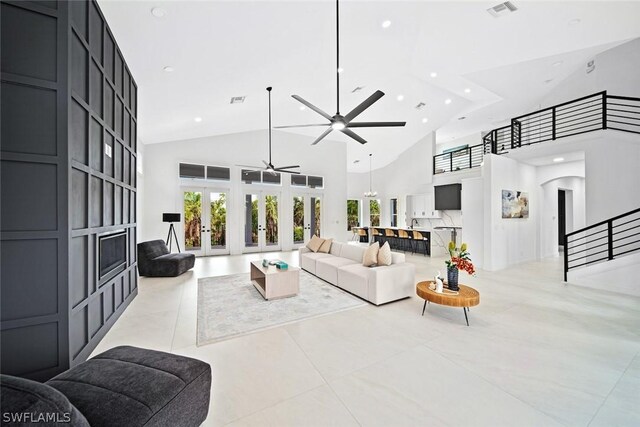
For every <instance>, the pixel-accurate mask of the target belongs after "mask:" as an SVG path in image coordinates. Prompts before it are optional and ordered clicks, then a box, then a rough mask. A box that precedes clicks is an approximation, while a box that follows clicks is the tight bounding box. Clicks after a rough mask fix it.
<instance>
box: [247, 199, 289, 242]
mask: <svg viewBox="0 0 640 427" xmlns="http://www.w3.org/2000/svg"><path fill="white" fill-rule="evenodd" d="M243 216H244V227H243V234H244V238H243V241H244V248H243V252H245V253H247V252H266V251H279V250H280V249H281V248H282V244H281V242H280V193H277V192H271V191H245V193H244V212H243Z"/></svg>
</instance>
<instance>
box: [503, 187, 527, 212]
mask: <svg viewBox="0 0 640 427" xmlns="http://www.w3.org/2000/svg"><path fill="white" fill-rule="evenodd" d="M502 218H529V195H528V194H527V193H525V192H524V191H512V190H502Z"/></svg>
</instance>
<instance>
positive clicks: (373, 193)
mask: <svg viewBox="0 0 640 427" xmlns="http://www.w3.org/2000/svg"><path fill="white" fill-rule="evenodd" d="M372 155H373V154H371V153H369V191H365V192H364V197H377V196H378V192H377V191H373V190H372V189H371V188H372V185H371V184H372V178H371V173H372V170H371V156H372Z"/></svg>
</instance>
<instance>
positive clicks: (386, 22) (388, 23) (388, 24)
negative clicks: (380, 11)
mask: <svg viewBox="0 0 640 427" xmlns="http://www.w3.org/2000/svg"><path fill="white" fill-rule="evenodd" d="M390 26H391V21H389V20H387V21H383V22H382V28H389V27H390Z"/></svg>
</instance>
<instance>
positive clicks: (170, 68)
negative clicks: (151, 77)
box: [163, 66, 174, 73]
mask: <svg viewBox="0 0 640 427" xmlns="http://www.w3.org/2000/svg"><path fill="white" fill-rule="evenodd" d="M163 70H164V71H165V72H167V73H172V72H173V70H174V68H173V67H169V66H166V67H164V68H163Z"/></svg>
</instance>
